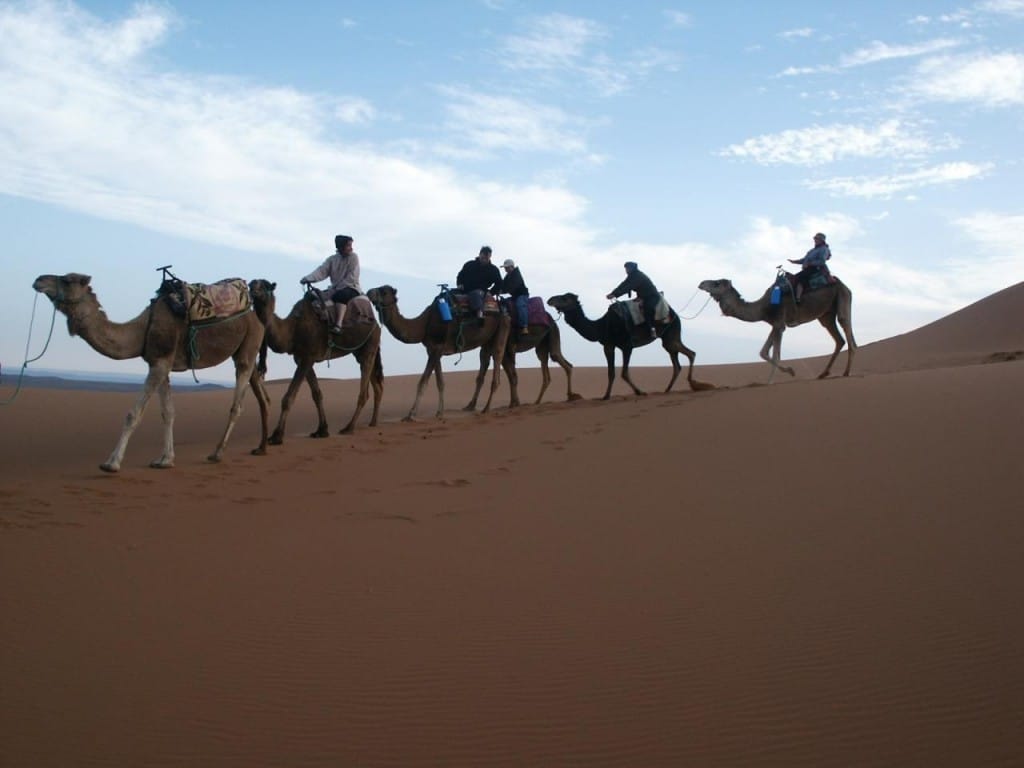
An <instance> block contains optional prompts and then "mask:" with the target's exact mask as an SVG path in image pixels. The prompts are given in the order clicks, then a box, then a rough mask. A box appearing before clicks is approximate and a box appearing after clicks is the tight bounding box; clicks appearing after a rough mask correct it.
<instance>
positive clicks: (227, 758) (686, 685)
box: [0, 284, 1024, 768]
mask: <svg viewBox="0 0 1024 768" xmlns="http://www.w3.org/2000/svg"><path fill="white" fill-rule="evenodd" d="M1022 317H1024V284H1022V285H1017V286H1014V287H1012V288H1009V289H1007V290H1006V291H1002V292H1000V293H998V294H995V295H993V296H991V297H989V298H988V299H986V300H984V301H981V302H978V303H977V304H975V305H972V306H971V307H968V308H966V309H964V310H962V311H961V312H958V313H955V314H953V315H950V316H949V317H946V318H944V319H942V320H940V321H938V322H936V323H933V324H931V325H929V326H926V327H924V328H921V329H919V330H917V331H914V332H913V333H909V334H905V335H903V336H900V337H897V338H893V339H888V340H886V341H882V342H878V343H875V344H869V345H865V346H864V347H862V348H861V349H860V351H859V353H858V356H857V358H856V361H855V363H854V370H853V375H852V376H851V377H849V378H846V379H843V378H833V379H829V380H824V381H817V380H815V379H814V376H816V375H817V373H818V372H820V369H821V367H822V361H821V360H820V359H808V360H800V361H797V362H796V366H795V367H796V368H797V372H798V376H797V378H795V379H789V378H785V377H783V378H777V380H776V383H775V384H773V385H771V386H758V385H759V384H761V383H763V382H764V381H765V380H766V379H767V366H766V365H765V364H763V363H750V364H743V365H733V366H698V367H697V371H696V374H697V376H698V377H699V378H700V379H702V380H704V381H709V382H712V383H714V384H716V385H717V387H718V389H715V390H712V391H708V392H698V393H694V392H689V391H687V390H685V389H683V388H682V387H685V383H683V384H682V385H679V384H677V388H676V391H673V392H671V393H668V394H662V393H660V390H661V389H663V388H664V385H665V384H666V383H667V381H668V376H669V370H668V368H667V367H658V368H654V367H652V368H643V369H638V370H637V371H636V379H637V381H638V383H640V384H641V386H644V387H647V388H649V389H650V390H651V391H652V392H656V393H658V394H652V395H650V396H648V397H644V398H637V397H633V396H631V395H630V396H626V392H627V391H628V390H627V388H626V387H625V386H624V385H622V384H621V383H617V384H616V387H615V389H614V391H613V397H612V399H611V400H610V401H608V402H602V401H598V400H594V399H590V398H594V397H597V396H599V395H600V394H601V393H602V392H603V389H604V383H605V372H604V370H601V369H577V376H576V380H575V382H574V383H575V388H576V389H577V390H578V391H579V392H581V393H582V394H583V395H584V396H585V398H587V399H584V400H583V401H580V402H576V403H565V402H562V399H563V398H564V394H565V385H564V381H565V380H564V377H563V376H562V373H561V371H560V370H559V369H557V368H556V369H555V370H553V371H552V377H553V382H552V385H551V388H550V389H549V391H548V395H547V398H546V400H547V401H546V402H545V403H543V404H542V405H540V406H536V407H532V406H524V407H522V408H518V409H514V410H509V409H508V408H507V407H506V406H507V403H508V389H507V386H506V385H505V383H503V385H502V388H501V389H500V390H499V392H498V394H497V395H496V401H495V402H496V405H497V408H496V410H495V411H494V412H493V413H490V414H488V415H486V416H483V415H479V414H470V413H465V412H463V411H461V410H459V408H460V407H461V406H462V405H463V404H464V403H465V402H467V401H468V400H469V396H470V394H471V392H472V373H469V372H460V373H458V374H448V375H447V376H446V381H447V384H448V393H447V401H448V410H447V412H446V418H445V419H444V420H443V421H437V420H434V419H433V418H427V417H426V415H428V414H431V413H432V412H433V408H434V404H435V403H436V400H435V399H433V398H434V395H433V393H432V390H430V393H429V394H428V396H427V397H425V398H424V402H423V403H422V405H421V413H422V414H424V418H423V419H422V420H421V421H420V422H417V423H415V424H407V423H402V422H401V421H400V419H401V417H402V416H403V415H404V414H405V412H406V411H407V410H408V407H409V405H410V403H411V401H412V396H413V392H414V388H415V379H416V377H410V376H403V377H388V378H387V380H386V384H385V400H384V406H383V408H382V417H383V418H382V423H381V424H380V425H379V426H378V427H376V428H372V429H371V428H368V427H366V426H365V417H364V424H363V425H361V426H360V430H359V431H357V433H356V434H355V435H354V436H338V435H332V436H331V437H330V438H328V439H324V440H313V439H310V438H308V437H307V436H306V434H307V433H308V432H309V431H310V430H311V429H312V428H313V426H314V425H315V412H314V410H313V407H312V404H311V402H310V399H309V396H308V394H307V393H305V392H303V393H302V394H300V396H299V398H298V400H297V402H296V405H295V408H294V409H293V412H292V414H291V416H290V419H289V431H288V434H287V437H286V441H285V444H284V445H283V446H280V447H275V448H273V450H272V451H271V453H270V455H268V456H264V457H256V456H251V455H249V454H248V450H249V449H250V448H252V447H255V445H256V443H257V442H258V430H257V424H256V421H257V418H256V408H255V404H254V402H253V400H252V398H251V396H250V397H249V399H247V401H246V405H247V408H246V411H245V413H244V414H243V416H242V418H241V420H240V422H239V426H238V428H237V429H236V432H235V434H234V436H233V437H232V440H231V443H230V444H229V446H228V450H227V453H226V460H225V461H224V462H223V463H221V464H209V463H207V462H206V461H205V460H204V459H205V456H206V454H207V453H209V451H210V449H211V448H212V447H213V446H214V444H215V443H216V441H217V439H218V437H219V435H220V432H221V431H222V429H223V426H224V422H225V420H226V418H227V408H228V404H229V398H230V395H229V394H228V393H227V392H224V391H219V392H218V391H206V392H187V393H185V392H183V393H178V394H177V395H176V404H177V426H176V434H177V456H178V466H177V467H176V468H175V469H173V470H165V471H157V470H150V469H148V468H147V467H146V465H147V463H148V461H149V460H150V459H151V458H154V457H155V456H156V455H157V454H158V453H159V452H160V426H159V413H158V408H157V407H156V406H155V405H154V406H153V407H151V409H150V412H148V413H147V415H146V419H145V420H144V422H143V424H142V426H141V427H140V428H139V429H138V431H137V432H136V435H135V437H134V438H133V440H132V443H131V444H130V446H129V448H128V453H127V456H126V459H125V463H124V466H123V468H122V472H121V473H120V474H119V475H113V476H112V475H105V474H103V473H101V472H100V471H99V470H98V469H97V465H98V464H99V463H100V462H101V461H102V460H103V459H105V458H106V457H107V455H108V453H109V452H110V450H111V449H112V448H113V444H114V442H115V440H116V437H117V433H118V431H119V429H120V423H121V421H122V420H123V417H124V413H125V412H126V411H127V408H128V407H129V405H130V404H131V402H132V400H133V395H132V394H128V393H121V392H110V391H87V390H55V389H47V388H26V389H23V390H22V391H21V392H20V393H19V396H18V398H17V399H16V400H15V401H14V403H12V404H11V405H9V406H5V407H4V408H2V409H0V428H2V435H3V462H2V465H0V466H2V468H0V479H2V481H0V578H2V584H3V589H2V591H0V594H2V595H3V597H2V604H0V616H2V617H3V618H2V620H0V765H3V766H5V768H6V766H71V765H101V766H125V765H132V766H135V765H138V766H143V765H145V766H162V765H189V766H193V765H194V766H238V765H244V766H342V765H345V766H347V765H359V766H438V765H444V766H466V767H469V766H474V767H475V766H505V765H508V766H513V765H515V766H551V765H587V766H681V765H687V766H689V765H692V766H737V765H744V766H815V767H820V766H837V767H838V766H842V767H843V768H845V767H847V766H854V765H855V766H1002V765H1007V766H1008V765H1019V764H1024V740H1022V739H1021V736H1020V731H1021V714H1020V713H1021V712H1022V711H1024V652H1022V651H1024V647H1022V640H1021V638H1022V637H1024V618H1022V616H1021V612H1020V611H1019V609H1018V607H1017V592H1018V591H1019V589H1018V585H1019V584H1020V583H1021V579H1022V576H1024V567H1022V566H1021V564H1020V562H1021V557H1020V552H1021V548H1022V545H1024V516H1022V515H1021V514H1020V509H1021V501H1020V499H1021V495H1022V493H1021V470H1022V469H1024V465H1022V461H1021V452H1020V448H1019V443H1020V436H1021V434H1022V427H1024V409H1022V408H1021V405H1020V393H1021V391H1022V387H1024V355H1022V350H1024V323H1022V322H1021V318H1022ZM856 320H857V318H856V317H854V323H855V324H856ZM723 322H727V321H726V320H724V319H723ZM765 332H766V333H767V326H766V327H765ZM784 349H785V347H784ZM386 366H387V361H386V358H385V370H386ZM522 378H523V382H522V384H521V386H522V393H521V394H522V395H523V396H524V400H525V401H529V400H532V397H533V396H534V394H535V393H536V391H537V387H538V381H539V375H538V372H537V371H536V370H534V369H529V370H526V371H524V372H523V376H522ZM8 382H9V379H8V377H7V376H6V375H5V379H4V385H3V386H0V399H6V398H7V397H8V396H9V395H10V393H11V391H12V389H11V387H10V386H9V384H8ZM284 388H285V382H271V383H270V385H269V389H270V391H271V394H272V396H273V398H274V400H275V408H274V413H273V416H274V418H275V419H276V415H277V412H276V409H277V402H279V400H280V396H281V395H282V394H283V392H284ZM324 396H325V400H326V403H327V408H328V416H329V419H330V425H331V428H332V429H333V430H337V429H338V428H340V426H341V425H342V424H344V423H345V421H347V419H348V416H349V414H350V413H351V408H352V407H353V405H354V400H355V382H352V381H342V380H330V381H326V382H324ZM368 410H369V409H367V411H368ZM366 416H368V413H367V414H366Z"/></svg>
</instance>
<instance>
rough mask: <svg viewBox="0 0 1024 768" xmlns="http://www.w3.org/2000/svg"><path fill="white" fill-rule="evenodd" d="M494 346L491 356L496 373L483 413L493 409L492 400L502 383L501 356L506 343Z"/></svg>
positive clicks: (492, 379) (492, 377)
mask: <svg viewBox="0 0 1024 768" xmlns="http://www.w3.org/2000/svg"><path fill="white" fill-rule="evenodd" d="M506 338H507V334H506ZM494 347H495V348H494V351H493V352H491V358H492V361H493V363H494V375H493V376H491V391H490V393H489V394H488V395H487V402H486V403H484V408H483V410H482V411H481V413H487V412H488V411H489V410H491V400H493V399H494V393H495V392H496V391H497V389H498V384H500V383H501V358H502V355H503V354H504V352H505V345H504V343H502V344H495V345H494ZM513 365H514V363H513Z"/></svg>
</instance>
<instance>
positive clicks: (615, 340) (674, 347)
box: [548, 293, 714, 400]
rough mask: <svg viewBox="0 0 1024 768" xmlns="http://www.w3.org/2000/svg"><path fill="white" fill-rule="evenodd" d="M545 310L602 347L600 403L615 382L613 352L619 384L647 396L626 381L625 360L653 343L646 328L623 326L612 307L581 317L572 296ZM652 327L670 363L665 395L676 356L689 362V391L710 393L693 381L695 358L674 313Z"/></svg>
mask: <svg viewBox="0 0 1024 768" xmlns="http://www.w3.org/2000/svg"><path fill="white" fill-rule="evenodd" d="M548 306H550V307H553V308H554V309H556V310H558V311H559V312H561V313H562V314H563V315H564V316H565V321H566V322H567V323H568V324H569V325H571V326H572V327H573V328H575V329H576V330H577V332H578V333H579V334H580V336H582V337H583V338H584V339H586V340H587V341H596V342H597V343H598V344H600V345H601V346H602V347H604V357H605V360H607V361H608V389H606V390H605V393H604V397H602V398H601V399H602V400H607V399H608V398H609V397H610V396H611V393H612V383H613V382H614V381H615V349H616V348H618V349H620V350H622V380H623V381H625V382H626V383H627V384H629V386H630V387H632V389H633V392H635V393H636V394H638V395H645V394H647V393H646V392H644V391H643V390H641V389H640V388H639V387H637V386H636V384H634V383H633V380H632V379H631V378H630V377H629V359H630V357H632V355H633V350H634V349H635V348H636V347H642V346H645V345H646V344H650V343H651V342H652V341H654V339H652V338H651V336H650V334H649V332H648V331H647V328H645V327H644V326H643V325H638V326H634V325H633V324H632V323H629V324H628V325H627V321H626V320H625V319H623V317H622V315H620V314H619V312H618V311H617V308H616V307H614V306H612V307H609V308H608V311H607V312H605V314H604V317H602V318H601V319H599V320H591V319H590V318H588V317H587V316H586V315H584V314H583V307H582V306H580V300H579V297H578V296H577V295H576V294H575V293H563V294H562V295H561V296H552V297H551V298H550V299H548ZM656 327H657V331H658V337H659V338H660V339H661V345H662V346H663V347H664V348H665V351H666V352H668V356H669V357H670V358H671V360H672V378H670V379H669V381H668V386H667V387H665V391H666V392H668V391H670V390H671V389H672V385H673V384H675V383H676V379H677V378H678V377H679V371H680V370H681V369H682V366H681V365H680V363H679V355H680V354H683V355H686V358H687V359H688V360H689V361H690V367H689V369H688V370H687V374H686V380H687V382H689V384H690V389H692V390H694V391H698V390H702V389H714V385H712V384H707V383H705V382H702V381H697V380H696V379H694V378H693V361H694V359H695V358H696V357H697V355H696V353H695V352H694V351H693V350H692V349H690V348H689V347H687V346H686V345H685V344H683V340H682V322H681V321H680V319H679V315H677V314H676V313H675V310H672V309H670V310H669V320H668V322H667V323H664V324H659V325H658V326H656Z"/></svg>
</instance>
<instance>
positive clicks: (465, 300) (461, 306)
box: [448, 291, 501, 315]
mask: <svg viewBox="0 0 1024 768" xmlns="http://www.w3.org/2000/svg"><path fill="white" fill-rule="evenodd" d="M448 296H449V300H450V302H451V305H452V310H453V314H455V315H469V314H472V312H473V310H471V309H470V308H469V294H466V293H455V292H454V291H452V292H451V293H449V294H448ZM500 311H501V307H500V306H499V304H498V300H497V299H496V298H495V297H494V296H492V295H491V294H489V293H485V294H484V314H485V315H496V314H498V313H499V312H500Z"/></svg>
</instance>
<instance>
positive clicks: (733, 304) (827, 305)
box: [698, 279, 857, 384]
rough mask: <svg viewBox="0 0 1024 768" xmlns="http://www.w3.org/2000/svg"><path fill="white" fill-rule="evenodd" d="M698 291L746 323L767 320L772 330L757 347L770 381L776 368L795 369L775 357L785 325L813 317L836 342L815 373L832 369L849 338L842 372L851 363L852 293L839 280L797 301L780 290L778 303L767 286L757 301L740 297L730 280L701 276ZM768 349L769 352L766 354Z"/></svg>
mask: <svg viewBox="0 0 1024 768" xmlns="http://www.w3.org/2000/svg"><path fill="white" fill-rule="evenodd" d="M698 287H699V288H700V289H701V290H702V291H707V292H708V293H709V294H711V298H713V299H714V300H715V301H717V302H718V306H719V307H721V309H722V314H723V315H728V316H729V317H735V318H738V319H739V320H744V321H746V322H748V323H758V322H761V323H768V324H769V325H770V326H771V327H772V330H771V332H770V333H769V334H768V340H767V341H765V343H764V346H763V347H761V359H763V360H765V361H766V362H768V363H770V364H771V366H772V370H771V373H770V374H769V375H768V383H769V384H770V383H771V381H772V379H773V378H774V377H775V371H776V370H780V371H782V372H783V373H788V374H789V375H790V376H793V375H795V372H794V371H793V369H792V368H790V367H789V366H788V365H779V357H780V356H781V354H782V334H783V333H784V332H785V330H786V328H787V326H788V327H790V328H792V327H794V326H797V325H803V324H804V323H809V322H811V321H812V320H817V321H818V322H820V323H821V324H822V325H823V326H825V330H826V331H828V333H829V335H830V336H831V337H832V339H833V340H834V341H835V343H836V347H835V349H834V350H833V351H832V357H830V358H829V359H828V365H826V366H825V370H824V371H822V372H821V374H820V375H819V376H818V378H819V379H824V378H825V377H826V376H828V374H829V372H830V371H831V370H832V363H834V362H835V360H836V357H837V356H838V355H839V352H840V350H842V348H843V346H844V345H845V344H846V341H849V342H850V349H849V351H848V352H847V356H846V370H845V371H843V376H849V375H850V366H851V365H853V355H854V353H855V352H856V351H857V342H856V341H855V340H854V338H853V321H852V319H851V312H852V310H853V294H852V293H851V292H850V289H849V288H847V287H846V286H845V285H844V284H843V283H842V282H841V281H840V280H838V279H836V281H835V282H834V283H832V284H830V285H826V286H825V287H824V288H818V289H815V290H813V291H808V292H807V293H805V294H804V295H803V297H802V298H801V300H800V303H799V304H796V303H795V301H794V299H793V294H792V292H791V291H790V292H784V296H783V299H782V302H781V303H780V304H772V303H771V292H772V289H771V288H769V289H768V290H767V291H765V293H764V295H763V296H762V297H761V298H760V299H758V300H757V301H749V302H748V301H744V300H743V297H742V296H740V294H739V291H737V290H736V289H735V288H733V287H732V281H731V280H725V279H722V280H705V281H703V282H702V283H701V284H700V285H699V286H698ZM837 320H838V322H839V324H840V325H842V327H843V331H844V332H845V333H846V340H845V341H844V340H843V337H842V334H840V333H839V329H838V328H837V327H836V321H837ZM769 352H771V355H770V356H769V354H768V353H769Z"/></svg>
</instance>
